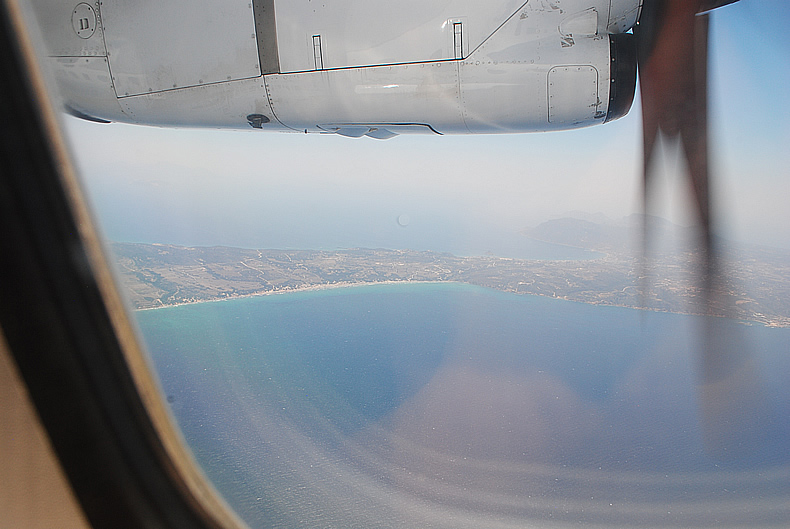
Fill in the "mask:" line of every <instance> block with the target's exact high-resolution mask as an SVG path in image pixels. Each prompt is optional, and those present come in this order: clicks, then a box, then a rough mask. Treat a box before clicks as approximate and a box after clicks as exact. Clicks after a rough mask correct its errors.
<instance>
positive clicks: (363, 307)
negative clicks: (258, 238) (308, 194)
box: [137, 283, 790, 528]
mask: <svg viewBox="0 0 790 529" xmlns="http://www.w3.org/2000/svg"><path fill="white" fill-rule="evenodd" d="M137 316H138V321H139V325H140V328H141V329H142V333H143V335H144V337H145V341H146V343H147V345H148V348H149V352H150V355H151V358H152V361H153V364H154V365H155V367H156V370H157V372H158V374H159V377H160V380H161V385H162V388H163V391H164V393H165V394H166V396H167V400H168V402H169V405H170V407H171V410H172V413H173V415H174V417H175V418H176V420H177V422H178V424H179V425H180V427H181V429H182V431H183V434H184V437H185V438H186V440H187V442H188V444H189V446H190V448H191V449H192V451H193V453H194V455H195V457H196V459H197V461H198V462H199V463H200V465H201V466H202V467H203V469H204V471H205V473H206V474H207V475H208V477H209V478H210V479H211V480H212V481H213V482H214V484H215V486H216V488H217V489H218V490H219V492H220V493H221V494H222V495H223V496H224V497H225V498H226V500H227V501H228V503H229V504H230V505H231V506H232V507H233V508H234V509H235V510H236V511H237V512H238V513H239V515H240V516H241V517H242V518H243V519H244V520H245V521H246V522H247V523H248V524H249V526H250V527H252V528H265V527H337V528H350V527H365V528H369V527H403V528H407V527H408V528H416V527H441V528H466V527H469V528H472V527H474V528H486V527H491V528H506V527H508V528H510V527H533V526H535V527H546V526H550V527H570V526H573V527H577V526H605V527H742V526H751V527H786V526H788V525H790V329H771V328H766V327H762V326H758V325H747V324H743V323H739V322H734V321H730V320H724V319H712V318H703V317H694V316H684V315H677V314H665V313H654V312H643V311H636V310H631V309H623V308H614V307H604V306H593V305H585V304H580V303H573V302H568V301H561V300H555V299H548V298H542V297H535V296H519V295H514V294H507V293H502V292H498V291H494V290H490V289H484V288H479V287H473V286H468V285H461V284H446V283H445V284H395V285H373V286H360V287H350V288H341V289H332V290H318V291H308V292H297V293H290V294H281V295H269V296H260V297H252V298H245V299H237V300H231V301H222V302H213V303H202V304H196V305H188V306H180V307H171V308H165V309H158V310H152V311H141V312H138V314H137Z"/></svg>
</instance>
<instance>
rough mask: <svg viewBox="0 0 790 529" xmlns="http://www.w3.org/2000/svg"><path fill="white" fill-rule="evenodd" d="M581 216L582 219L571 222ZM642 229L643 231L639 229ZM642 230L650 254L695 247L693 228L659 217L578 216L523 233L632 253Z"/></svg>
mask: <svg viewBox="0 0 790 529" xmlns="http://www.w3.org/2000/svg"><path fill="white" fill-rule="evenodd" d="M577 216H585V217H586V218H584V219H583V218H575V217H577ZM643 226H644V228H643ZM643 230H644V231H646V233H647V240H648V241H649V243H650V249H651V250H652V251H658V252H661V253H666V252H669V253H676V252H681V251H689V250H691V249H693V248H695V247H696V246H697V245H698V244H699V235H698V233H697V230H696V229H695V228H693V227H691V228H688V227H682V226H678V225H676V224H673V223H671V222H670V221H668V220H666V219H662V218H660V217H653V216H649V215H637V214H635V215H629V216H627V217H624V218H622V219H620V220H618V221H613V220H611V219H609V218H608V217H606V216H605V215H603V214H600V213H599V214H596V215H581V214H579V213H575V214H574V217H565V218H560V219H553V220H549V221H546V222H544V223H542V224H540V225H538V226H536V227H534V228H528V229H526V230H524V231H523V233H524V235H526V236H527V237H530V238H533V239H537V240H541V241H545V242H550V243H554V244H563V245H567V246H576V247H579V248H585V249H589V250H599V251H610V252H612V251H613V252H626V253H633V252H634V251H640V250H641V244H642V242H641V241H642V239H643Z"/></svg>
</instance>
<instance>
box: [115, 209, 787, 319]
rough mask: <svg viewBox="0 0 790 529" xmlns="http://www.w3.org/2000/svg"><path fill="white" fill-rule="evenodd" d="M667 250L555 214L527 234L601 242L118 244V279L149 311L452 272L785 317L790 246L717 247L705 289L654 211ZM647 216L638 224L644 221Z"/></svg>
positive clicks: (609, 301)
mask: <svg viewBox="0 0 790 529" xmlns="http://www.w3.org/2000/svg"><path fill="white" fill-rule="evenodd" d="M649 224H650V225H649V229H650V230H651V231H652V233H653V235H652V239H653V240H655V241H657V242H656V244H655V246H657V247H660V249H657V250H654V251H648V252H647V258H637V257H635V256H636V255H641V247H640V248H635V247H634V246H636V245H635V244H633V241H635V240H638V237H634V236H633V233H634V226H635V223H634V222H633V219H631V220H630V221H626V222H624V223H620V224H612V225H606V224H600V223H595V222H591V221H587V220H579V219H559V220H557V221H550V222H547V223H544V224H542V225H540V226H538V227H536V228H533V229H531V230H528V231H527V232H525V234H524V235H525V237H526V236H529V237H532V238H535V239H540V240H543V241H545V242H551V243H555V244H557V243H559V244H567V245H572V246H577V247H580V248H585V249H589V250H594V251H597V252H600V254H599V255H601V257H599V258H595V259H588V260H573V261H550V260H528V259H512V258H504V257H495V256H474V257H460V256H455V255H452V254H448V253H438V252H430V251H416V250H389V249H371V248H351V249H343V250H331V251H330V250H275V249H267V250H252V249H242V248H230V247H194V248H193V247H184V246H175V245H163V244H137V243H113V244H112V245H111V248H112V251H113V253H114V255H115V259H116V263H117V269H118V272H119V276H120V280H121V283H122V285H123V287H124V290H125V291H126V292H127V295H128V297H129V300H130V302H131V303H132V305H133V306H134V307H135V308H138V309H146V308H156V307H163V306H169V305H177V304H184V303H196V302H203V301H213V300H220V299H228V298H235V297H242V296H250V295H260V294H268V293H277V292H289V291H294V290H300V289H306V288H327V287H332V286H344V285H356V284H371V283H382V282H406V281H454V282H462V283H468V284H472V285H479V286H483V287H489V288H493V289H497V290H501V291H505V292H514V293H517V294H529V295H539V296H548V297H553V298H561V299H566V300H572V301H578V302H582V303H590V304H598V305H611V306H620V307H630V308H638V309H647V310H656V311H666V312H677V313H685V314H702V313H707V314H713V315H717V316H727V317H731V318H736V319H740V320H744V321H750V322H757V323H761V324H764V325H768V326H776V327H790V279H788V278H790V255H788V253H787V252H783V251H781V250H773V249H767V248H752V249H748V250H743V249H737V250H736V249H734V248H733V247H732V246H730V245H726V244H722V245H720V246H721V248H722V250H721V252H720V255H721V259H719V261H718V263H719V269H720V270H722V273H721V274H719V275H718V277H719V278H720V279H719V280H718V281H716V285H715V286H714V287H713V288H712V289H711V290H710V291H706V290H705V289H703V288H701V287H700V285H701V284H703V283H704V282H703V280H702V279H701V278H700V276H699V273H698V272H697V271H698V270H699V269H700V265H699V263H700V259H699V255H700V251H699V248H698V245H697V244H695V242H694V240H695V238H694V237H693V236H692V235H691V234H690V233H686V232H684V231H683V230H678V229H677V227H675V226H671V225H669V224H668V223H667V224H664V223H663V222H659V221H651V222H650V223H649ZM640 225H641V224H640Z"/></svg>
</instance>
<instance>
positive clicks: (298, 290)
mask: <svg viewBox="0 0 790 529" xmlns="http://www.w3.org/2000/svg"><path fill="white" fill-rule="evenodd" d="M403 284H409V285H419V284H459V285H470V286H477V287H480V288H489V289H491V290H495V291H497V292H503V293H506V294H515V295H518V296H537V297H541V298H549V299H556V300H561V301H569V302H572V303H581V304H583V305H590V306H598V307H612V308H621V309H631V310H641V311H647V312H654V313H662V314H679V315H683V316H698V317H713V318H724V319H731V320H733V321H737V322H739V323H741V324H743V325H761V326H763V327H766V328H774V329H782V328H788V327H790V320H788V321H786V322H776V321H759V320H754V319H737V318H728V317H727V316H722V315H717V314H704V313H701V312H694V311H680V310H667V309H660V308H655V307H635V306H632V305H624V304H623V305H620V304H613V303H590V302H588V301H583V300H578V299H572V298H570V297H567V296H549V295H546V294H537V293H532V292H516V291H513V290H503V289H498V288H494V287H489V286H485V285H476V284H474V283H468V282H464V281H454V280H449V281H448V280H444V281H442V280H386V281H370V282H365V281H363V282H351V281H343V282H337V283H329V284H318V285H307V286H303V287H297V288H289V289H283V290H266V291H261V292H252V293H250V294H240V295H232V296H227V297H224V298H215V299H203V300H197V301H187V302H178V303H171V304H168V305H160V306H158V307H144V308H135V309H133V311H134V312H138V311H139V312H142V311H149V310H161V309H167V308H171V307H181V306H184V305H198V304H203V303H216V302H220V301H232V300H239V299H245V298H252V297H259V296H276V295H281V294H296V293H301V292H315V291H320V290H334V289H341V288H355V287H365V286H377V285H403Z"/></svg>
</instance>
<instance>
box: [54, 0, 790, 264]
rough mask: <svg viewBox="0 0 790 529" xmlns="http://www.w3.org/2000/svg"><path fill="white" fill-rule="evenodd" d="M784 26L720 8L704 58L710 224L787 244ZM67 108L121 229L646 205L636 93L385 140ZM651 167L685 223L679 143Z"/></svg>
mask: <svg viewBox="0 0 790 529" xmlns="http://www.w3.org/2000/svg"><path fill="white" fill-rule="evenodd" d="M788 29H790V7H788V4H787V3H786V1H785V0H763V1H757V0H741V1H740V2H739V3H738V4H735V5H732V6H729V7H726V8H724V9H721V10H719V11H717V12H715V13H714V14H713V20H712V35H711V43H712V48H711V70H710V79H711V81H710V83H711V118H710V119H711V138H712V150H711V156H712V168H713V171H714V176H715V181H714V183H713V186H714V188H713V193H714V198H715V200H716V205H717V211H718V215H717V224H716V226H717V228H716V229H717V231H718V233H720V234H721V235H723V236H725V237H728V238H731V239H734V240H738V241H745V242H750V243H759V244H767V245H772V246H779V247H783V248H790V208H789V207H788V206H787V202H788V198H790V178H788V176H790V148H788V146H790V132H788V123H790V107H788V104H787V101H786V98H785V95H784V94H785V93H786V89H787V88H786V87H788V86H790V67H789V66H788V64H790V42H789V41H788V39H786V38H785V36H786V34H787V30H788ZM64 119H65V129H66V131H67V134H68V137H69V141H70V143H71V146H72V149H73V153H74V157H75V160H76V162H77V166H78V168H79V169H80V172H81V175H82V178H83V183H84V186H85V188H86V190H87V192H88V195H89V200H90V202H91V203H92V205H93V207H94V210H95V212H96V215H97V216H98V217H99V219H100V223H101V225H102V229H103V231H104V233H105V235H106V236H107V237H108V238H109V239H111V240H116V241H136V242H159V243H172V244H184V245H234V246H244V247H257V248H264V247H292V248H293V247H314V248H319V247H320V248H331V247H348V246H371V245H380V246H398V245H402V246H404V247H410V246H421V245H430V244H431V242H430V241H435V240H439V239H442V238H449V239H453V240H454V239H457V238H462V237H472V238H474V237H487V236H489V235H490V234H492V233H517V232H518V231H520V230H523V229H524V228H528V227H532V226H536V225H538V224H540V223H541V222H544V221H546V220H549V219H551V218H557V217H561V216H565V215H567V214H568V213H569V212H574V211H584V212H588V213H603V214H604V215H606V216H608V217H610V218H612V219H619V218H621V217H623V216H626V215H629V214H632V213H636V212H639V211H641V198H640V196H641V184H640V178H641V169H640V167H641V119H640V109H639V102H638V97H637V100H636V101H635V104H634V107H633V108H632V110H631V112H630V113H629V115H628V116H626V117H625V118H622V119H620V120H618V121H615V122H613V123H609V124H605V125H602V126H596V127H592V128H588V129H582V130H578V131H565V132H551V133H539V134H516V135H488V136H435V137H429V136H398V137H396V138H393V139H390V140H386V141H380V140H373V139H370V138H359V139H351V138H345V137H339V136H331V135H312V134H311V135H304V134H279V133H269V134H266V133H260V132H259V131H253V130H249V131H215V130H199V129H162V128H152V127H142V126H131V125H122V124H110V125H100V124H94V123H88V122H84V121H80V120H77V119H74V118H68V117H67V118H64ZM661 168H662V172H661V174H662V177H661V180H662V191H661V192H659V193H658V198H659V200H658V202H659V204H658V206H657V208H656V209H655V212H656V213H658V214H660V215H662V216H665V217H667V218H670V219H671V220H674V221H676V222H678V223H680V224H690V223H691V222H693V220H694V219H693V215H691V214H690V213H689V211H690V209H689V198H688V194H687V193H686V183H685V180H684V176H683V174H682V167H681V166H680V165H679V163H678V158H677V156H676V153H675V155H672V152H671V150H670V151H669V155H668V156H667V157H666V159H665V160H663V161H662V162H661ZM421 249H427V248H421Z"/></svg>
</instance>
